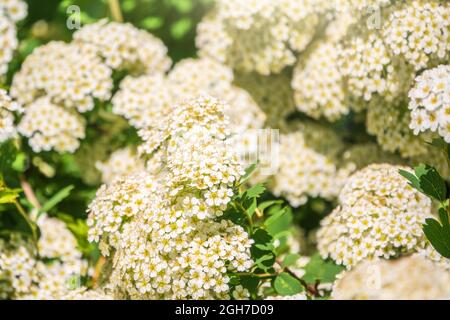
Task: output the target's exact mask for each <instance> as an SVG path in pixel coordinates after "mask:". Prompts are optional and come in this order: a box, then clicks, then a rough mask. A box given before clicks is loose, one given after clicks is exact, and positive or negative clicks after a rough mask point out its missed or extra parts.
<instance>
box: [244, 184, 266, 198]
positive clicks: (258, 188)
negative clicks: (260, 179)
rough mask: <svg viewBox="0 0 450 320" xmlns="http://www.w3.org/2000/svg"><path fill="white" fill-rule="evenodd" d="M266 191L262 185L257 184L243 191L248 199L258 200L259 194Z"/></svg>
mask: <svg viewBox="0 0 450 320" xmlns="http://www.w3.org/2000/svg"><path fill="white" fill-rule="evenodd" d="M264 191H266V187H264V185H262V184H260V183H258V184H255V185H254V186H253V187H251V188H250V189H248V190H247V191H245V195H246V196H247V197H249V198H258V197H259V196H260V195H261V194H263V193H264Z"/></svg>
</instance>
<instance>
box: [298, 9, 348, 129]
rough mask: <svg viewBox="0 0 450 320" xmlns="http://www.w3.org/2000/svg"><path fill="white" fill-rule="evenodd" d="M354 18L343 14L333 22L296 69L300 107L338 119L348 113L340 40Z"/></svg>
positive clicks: (313, 115)
mask: <svg viewBox="0 0 450 320" xmlns="http://www.w3.org/2000/svg"><path fill="white" fill-rule="evenodd" d="M352 22H353V19H352V17H350V16H348V15H346V14H342V15H341V16H339V17H337V18H336V20H335V21H333V22H332V23H330V25H329V26H328V27H327V30H326V36H325V39H323V40H321V42H318V43H317V44H316V45H315V46H314V47H313V48H312V49H311V50H309V51H308V53H307V57H306V58H305V59H300V60H299V62H298V63H297V65H296V67H295V68H294V74H293V78H292V83H291V85H292V88H293V89H294V99H295V105H296V107H297V109H298V110H300V111H302V112H304V113H306V114H308V115H309V116H311V117H314V118H320V117H322V116H323V117H325V118H326V119H327V120H331V121H335V120H337V119H339V118H340V117H342V116H343V115H346V114H347V113H348V112H349V106H348V103H347V102H346V101H345V95H346V92H345V90H344V88H343V80H342V79H343V78H342V77H343V75H342V73H341V71H340V70H339V66H338V59H339V50H340V48H339V46H338V41H339V40H340V39H341V38H342V37H343V36H344V35H345V34H346V32H347V28H348V27H349V26H350V24H351V23H352Z"/></svg>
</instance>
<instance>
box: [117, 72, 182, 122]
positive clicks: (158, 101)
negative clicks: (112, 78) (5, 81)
mask: <svg viewBox="0 0 450 320" xmlns="http://www.w3.org/2000/svg"><path fill="white" fill-rule="evenodd" d="M173 100H174V99H173V96H172V90H171V89H170V84H169V82H168V81H167V79H166V77H165V76H164V75H162V74H153V75H143V76H140V77H131V76H128V77H126V78H125V79H123V80H122V82H121V83H120V89H119V91H118V92H117V93H116V94H115V95H114V98H113V100H112V103H113V112H114V113H116V114H118V115H121V116H123V117H125V118H126V119H127V120H128V121H129V122H130V124H131V125H132V126H134V127H135V128H138V129H141V128H146V127H156V126H158V124H159V123H160V122H161V119H162V118H164V116H165V115H166V114H167V112H169V111H170V108H171V106H172V105H173Z"/></svg>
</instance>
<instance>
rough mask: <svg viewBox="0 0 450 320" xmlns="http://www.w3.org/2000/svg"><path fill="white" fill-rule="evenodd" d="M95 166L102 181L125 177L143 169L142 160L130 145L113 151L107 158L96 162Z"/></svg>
mask: <svg viewBox="0 0 450 320" xmlns="http://www.w3.org/2000/svg"><path fill="white" fill-rule="evenodd" d="M96 168H97V169H98V170H99V171H100V172H101V175H102V182H103V183H111V182H112V181H113V180H114V179H116V178H117V177H125V176H127V175H131V174H133V173H137V172H139V171H143V170H144V169H145V165H144V162H143V161H142V160H141V159H140V158H139V156H138V154H137V152H136V151H135V150H133V149H132V148H131V147H127V148H123V149H119V150H116V151H114V152H113V153H112V154H111V156H110V157H109V159H108V160H107V161H104V162H97V163H96Z"/></svg>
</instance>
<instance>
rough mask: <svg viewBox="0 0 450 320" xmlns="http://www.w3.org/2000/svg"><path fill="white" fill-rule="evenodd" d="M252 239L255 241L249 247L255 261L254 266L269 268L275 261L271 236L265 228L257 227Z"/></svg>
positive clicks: (263, 268) (262, 268)
mask: <svg viewBox="0 0 450 320" xmlns="http://www.w3.org/2000/svg"><path fill="white" fill-rule="evenodd" d="M252 239H253V240H254V241H255V242H254V243H253V245H252V247H251V248H250V252H251V254H252V258H253V260H254V261H255V266H257V267H258V268H259V269H261V270H263V271H267V270H269V269H271V268H272V267H273V264H274V263H275V254H274V252H273V250H274V246H273V238H272V236H271V235H270V234H268V233H267V231H266V230H263V229H261V228H259V229H257V230H255V232H254V233H253V235H252Z"/></svg>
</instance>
